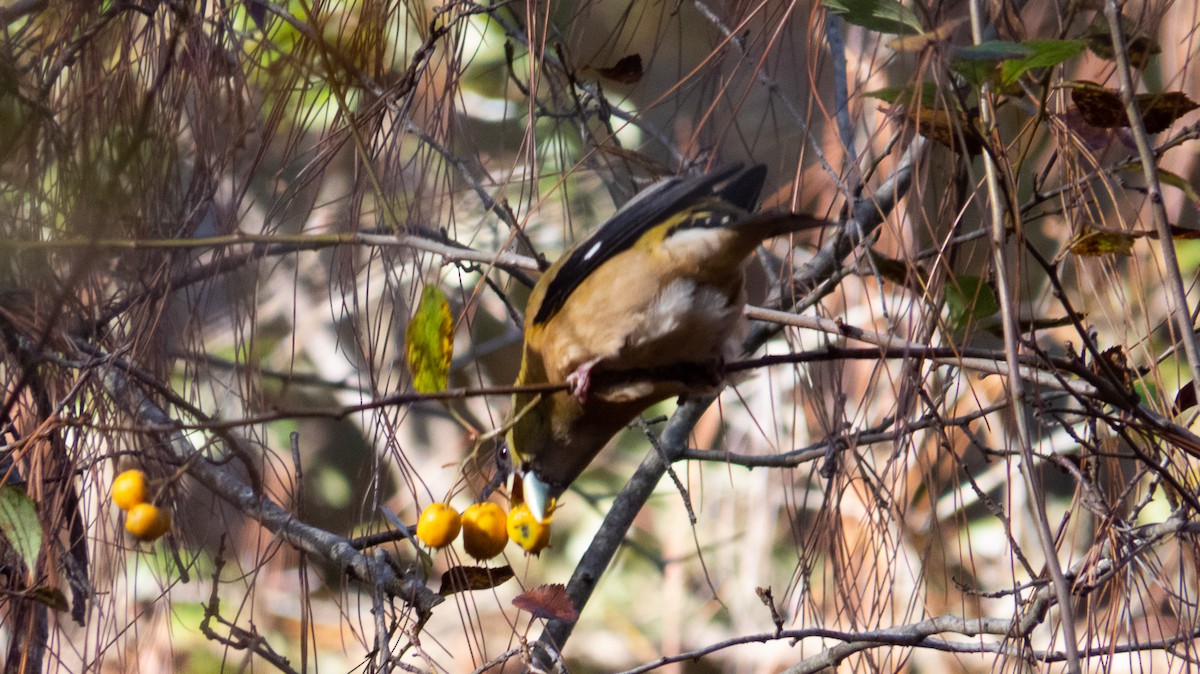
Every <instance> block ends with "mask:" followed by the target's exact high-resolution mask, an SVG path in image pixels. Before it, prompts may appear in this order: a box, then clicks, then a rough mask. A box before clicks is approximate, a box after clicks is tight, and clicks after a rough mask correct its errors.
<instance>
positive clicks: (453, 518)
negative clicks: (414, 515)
mask: <svg viewBox="0 0 1200 674" xmlns="http://www.w3.org/2000/svg"><path fill="white" fill-rule="evenodd" d="M461 528H462V518H460V517H459V516H458V511H457V510H455V509H454V508H451V507H450V505H449V504H446V503H432V504H430V505H429V507H428V508H425V510H422V511H421V517H420V519H418V520H417V538H419V539H421V542H422V543H424V544H425V545H428V546H429V547H431V548H444V547H446V546H447V545H450V544H451V543H453V542H454V539H455V538H458V530H459V529H461Z"/></svg>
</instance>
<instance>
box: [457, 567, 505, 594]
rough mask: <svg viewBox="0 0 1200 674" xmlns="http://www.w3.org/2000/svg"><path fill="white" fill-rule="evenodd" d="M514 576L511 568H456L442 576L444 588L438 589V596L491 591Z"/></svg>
mask: <svg viewBox="0 0 1200 674" xmlns="http://www.w3.org/2000/svg"><path fill="white" fill-rule="evenodd" d="M513 575H514V574H513V570H512V567H510V566H499V567H496V568H488V567H485V566H456V567H454V568H452V569H448V570H447V571H446V573H443V574H442V586H441V587H440V588H438V594H440V595H442V596H443V597H449V596H450V595H452V594H455V593H457V592H467V591H470V590H489V589H491V588H493V587H497V586H499V585H503V584H504V583H506V582H508V580H509V579H511V578H512V577H513Z"/></svg>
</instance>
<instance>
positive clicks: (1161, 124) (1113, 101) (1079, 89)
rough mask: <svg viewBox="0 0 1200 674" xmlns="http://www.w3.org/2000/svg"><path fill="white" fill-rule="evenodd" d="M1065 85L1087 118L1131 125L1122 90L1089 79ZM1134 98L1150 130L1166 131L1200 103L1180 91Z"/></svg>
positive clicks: (1111, 125) (1096, 122)
mask: <svg viewBox="0 0 1200 674" xmlns="http://www.w3.org/2000/svg"><path fill="white" fill-rule="evenodd" d="M1065 86H1067V87H1069V88H1070V89H1071V101H1072V102H1073V103H1074V104H1075V107H1076V108H1078V109H1079V114H1080V115H1081V116H1082V117H1083V121H1085V122H1087V123H1088V124H1091V125H1092V126H1098V127H1100V128H1102V129H1115V128H1120V127H1126V126H1129V117H1128V116H1127V115H1126V114H1125V105H1124V104H1123V103H1122V102H1121V94H1120V92H1118V91H1116V90H1114V89H1108V88H1105V87H1102V86H1100V85H1099V84H1096V83H1095V82H1088V81H1086V80H1080V81H1076V82H1069V83H1067V84H1066V85H1065ZM1134 102H1135V103H1136V105H1137V108H1138V112H1140V113H1141V115H1142V122H1143V123H1144V124H1145V126H1146V131H1147V132H1148V133H1159V132H1160V131H1165V130H1166V129H1167V127H1169V126H1171V124H1173V123H1175V120H1177V119H1179V118H1180V117H1183V116H1184V115H1186V114H1187V113H1189V112H1191V111H1192V110H1195V109H1196V108H1197V107H1200V104H1197V103H1196V102H1195V101H1193V100H1192V99H1190V98H1188V97H1187V96H1186V95H1185V94H1184V93H1183V92H1180V91H1164V92H1162V93H1157V94H1138V95H1137V96H1135V97H1134Z"/></svg>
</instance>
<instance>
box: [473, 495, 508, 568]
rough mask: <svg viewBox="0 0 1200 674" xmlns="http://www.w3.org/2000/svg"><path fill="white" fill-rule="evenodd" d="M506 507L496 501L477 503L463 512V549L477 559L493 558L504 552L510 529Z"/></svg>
mask: <svg viewBox="0 0 1200 674" xmlns="http://www.w3.org/2000/svg"><path fill="white" fill-rule="evenodd" d="M504 521H505V516H504V508H501V507H500V506H498V505H496V504H495V503H490V502H484V503H476V504H475V505H473V506H471V507H469V508H467V509H466V510H464V511H463V514H462V533H463V549H464V550H466V551H467V554H468V555H471V556H472V557H474V558H475V559H479V560H484V559H491V558H492V557H495V556H496V555H498V554H500V553H501V552H504V546H505V545H508V531H507V530H506V529H505V526H504Z"/></svg>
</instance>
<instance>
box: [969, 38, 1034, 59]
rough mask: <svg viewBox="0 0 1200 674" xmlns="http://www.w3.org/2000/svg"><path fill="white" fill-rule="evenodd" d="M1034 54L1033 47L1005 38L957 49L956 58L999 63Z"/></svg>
mask: <svg viewBox="0 0 1200 674" xmlns="http://www.w3.org/2000/svg"><path fill="white" fill-rule="evenodd" d="M1032 54H1033V49H1031V48H1030V47H1028V46H1026V45H1023V44H1017V43H1016V42H1007V41H1005V40H988V41H987V42H980V43H979V44H973V45H971V46H969V47H962V48H960V49H957V50H955V52H954V58H956V59H962V60H966V61H993V62H996V63H999V62H1000V61H1010V60H1013V59H1022V58H1027V57H1029V56H1031V55H1032Z"/></svg>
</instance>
